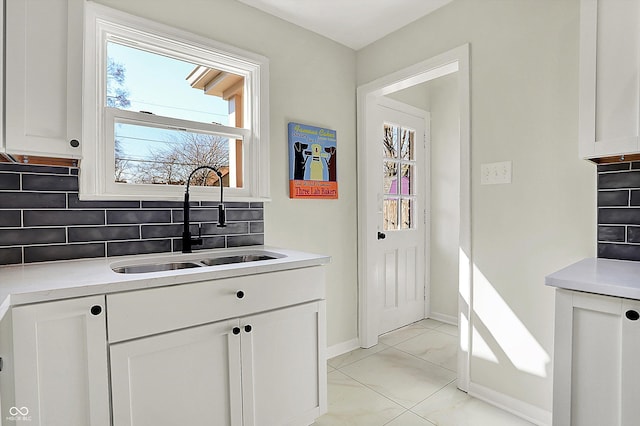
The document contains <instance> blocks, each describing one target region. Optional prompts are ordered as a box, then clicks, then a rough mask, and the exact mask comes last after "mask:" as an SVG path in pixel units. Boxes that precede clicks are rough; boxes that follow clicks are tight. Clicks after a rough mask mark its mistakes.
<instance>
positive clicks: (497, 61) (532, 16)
mask: <svg viewBox="0 0 640 426" xmlns="http://www.w3.org/2000/svg"><path fill="white" fill-rule="evenodd" d="M578 12H579V2H578V0H485V1H477V0H454V2H452V3H451V4H449V5H447V6H445V7H444V8H442V9H440V10H438V11H436V12H435V13H433V14H432V15H430V16H427V17H425V18H423V19H420V20H418V21H416V22H414V23H412V24H409V25H408V26H406V27H404V28H403V29H401V30H399V31H397V32H395V33H393V34H391V35H389V36H387V37H386V38H384V39H382V40H380V41H378V42H376V43H374V44H372V45H370V46H368V47H366V48H364V49H362V50H360V51H358V53H357V75H358V77H357V83H358V85H360V84H364V83H367V82H370V81H372V80H375V79H376V78H379V77H381V76H384V75H386V74H389V73H391V72H393V71H397V70H399V69H402V68H404V67H406V66H409V65H412V64H414V63H417V62H420V61H422V60H425V59H427V58H430V57H432V56H435V55H437V54H439V53H441V52H444V51H447V50H449V49H452V48H454V47H457V46H460V45H462V44H464V43H469V44H470V47H471V145H472V146H471V157H472V158H471V160H472V165H471V167H472V170H471V178H472V251H473V252H472V255H473V261H474V272H475V274H474V283H473V284H474V293H473V297H474V299H473V300H474V302H473V306H472V309H473V318H472V320H473V326H474V327H475V332H474V340H473V348H472V352H473V357H472V360H471V367H470V374H471V381H472V384H474V385H479V386H482V387H484V388H488V389H489V390H492V391H495V392H499V393H502V394H505V395H509V396H511V397H513V398H516V399H519V400H521V401H523V402H525V403H527V404H530V407H532V408H533V409H534V411H535V409H536V408H538V409H541V410H546V411H550V410H551V395H552V378H551V373H552V372H551V364H550V359H551V357H552V351H553V316H554V310H553V301H554V294H553V290H552V289H550V288H547V287H545V286H544V276H545V275H546V274H549V273H551V272H553V271H555V270H557V269H559V268H561V267H563V266H565V265H567V264H569V263H571V262H574V261H576V260H579V259H581V258H584V257H589V256H594V254H595V169H594V166H593V165H591V164H589V163H587V162H585V161H582V160H579V159H578V143H577V117H578ZM391 52H393V60H389V59H388V55H389V54H390V53H391ZM495 161H512V162H513V183H512V184H510V185H486V186H484V185H483V186H481V185H480V165H481V164H482V163H490V162H495Z"/></svg>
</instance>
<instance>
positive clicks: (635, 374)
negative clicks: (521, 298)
mask: <svg viewBox="0 0 640 426" xmlns="http://www.w3.org/2000/svg"><path fill="white" fill-rule="evenodd" d="M629 311H631V312H630V313H629V315H627V312H629ZM633 312H635V314H634V313H633ZM638 313H640V302H638V301H632V300H626V299H621V298H616V297H608V296H599V295H595V294H588V293H581V292H572V291H566V290H557V291H556V320H555V321H556V327H555V350H554V352H555V353H554V367H553V369H554V387H553V424H554V425H558V426H568V425H575V426H591V425H593V426H600V425H605V424H606V425H610V426H616V425H620V426H630V425H635V424H637V421H638V418H640V406H639V404H638V400H637V399H638V393H637V384H638V382H639V381H640V366H639V365H638V354H639V353H640V320H638V319H637V318H636V317H635V316H634V315H636V314H638ZM634 318H636V319H635V320H634Z"/></svg>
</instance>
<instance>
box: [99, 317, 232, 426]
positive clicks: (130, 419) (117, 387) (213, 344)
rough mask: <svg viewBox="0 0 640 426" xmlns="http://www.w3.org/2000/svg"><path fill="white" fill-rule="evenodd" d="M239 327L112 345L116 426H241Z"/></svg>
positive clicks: (224, 323) (222, 324)
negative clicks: (237, 328) (236, 328)
mask: <svg viewBox="0 0 640 426" xmlns="http://www.w3.org/2000/svg"><path fill="white" fill-rule="evenodd" d="M237 325H238V321H237V320H230V321H222V322H219V323H214V324H209V325H204V326H200V327H193V328H189V329H184V330H180V331H175V332H171V333H166V334H160V335H156V336H151V337H146V338H143V339H139V340H133V341H128V342H123V343H118V344H114V345H111V349H110V350H111V386H112V401H113V424H114V426H125V425H127V426H128V425H132V426H149V425H153V426H175V425H191V426H198V425H202V426H205V425H207V426H224V425H233V426H236V425H240V424H241V422H242V419H241V416H242V401H241V389H240V386H241V384H240V336H239V335H235V334H233V333H232V330H233V328H234V327H237ZM238 331H239V330H238Z"/></svg>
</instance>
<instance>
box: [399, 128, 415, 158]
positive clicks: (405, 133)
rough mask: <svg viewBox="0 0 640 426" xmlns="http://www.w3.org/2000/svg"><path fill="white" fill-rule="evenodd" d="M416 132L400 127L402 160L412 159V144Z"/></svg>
mask: <svg viewBox="0 0 640 426" xmlns="http://www.w3.org/2000/svg"><path fill="white" fill-rule="evenodd" d="M415 135H416V132H415V131H414V130H409V129H402V131H401V137H400V157H401V158H402V159H403V160H413V159H414V158H413V145H414V140H415Z"/></svg>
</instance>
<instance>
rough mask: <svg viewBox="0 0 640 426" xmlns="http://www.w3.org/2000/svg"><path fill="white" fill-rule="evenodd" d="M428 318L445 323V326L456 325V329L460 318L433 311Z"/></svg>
mask: <svg viewBox="0 0 640 426" xmlns="http://www.w3.org/2000/svg"><path fill="white" fill-rule="evenodd" d="M428 318H431V319H434V320H436V321H440V322H443V323H445V324H451V325H455V326H456V327H457V326H458V318H457V317H456V316H454V315H448V314H443V313H440V312H433V311H431V313H430V314H429V316H428Z"/></svg>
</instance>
